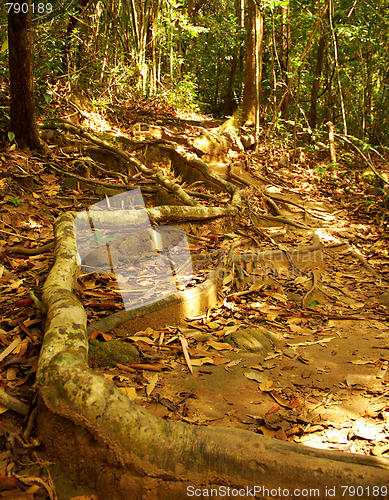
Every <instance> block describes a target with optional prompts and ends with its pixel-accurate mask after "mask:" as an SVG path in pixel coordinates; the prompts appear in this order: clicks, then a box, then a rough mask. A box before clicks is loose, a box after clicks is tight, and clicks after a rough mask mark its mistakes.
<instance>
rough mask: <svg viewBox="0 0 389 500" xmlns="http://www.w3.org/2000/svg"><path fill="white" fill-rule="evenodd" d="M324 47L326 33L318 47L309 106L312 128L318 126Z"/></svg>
mask: <svg viewBox="0 0 389 500" xmlns="http://www.w3.org/2000/svg"><path fill="white" fill-rule="evenodd" d="M324 48H325V38H324V35H322V36H321V37H320V40H319V45H318V47H317V57H316V66H315V72H314V79H313V83H312V89H311V106H310V108H309V118H308V121H309V126H310V127H311V129H312V130H314V129H315V128H316V120H317V96H318V95H319V87H320V77H321V72H322V69H323V59H324Z"/></svg>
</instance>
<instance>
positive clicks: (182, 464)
mask: <svg viewBox="0 0 389 500" xmlns="http://www.w3.org/2000/svg"><path fill="white" fill-rule="evenodd" d="M73 219H74V214H65V215H62V216H61V217H60V218H59V219H58V220H57V221H56V223H55V236H56V246H55V263H54V266H53V268H52V270H51V272H50V274H49V276H48V278H47V281H46V284H45V287H44V294H43V303H44V307H45V308H46V311H47V321H46V328H45V338H44V342H43V346H42V351H41V355H40V360H39V366H38V370H37V382H36V384H37V387H38V390H39V394H40V411H39V418H38V429H39V434H40V437H41V440H42V441H43V443H44V444H45V445H46V448H47V450H48V452H49V454H52V456H55V457H56V458H58V457H60V458H61V459H62V461H63V464H64V465H65V466H67V467H69V468H70V469H71V471H72V472H73V473H74V474H75V475H76V476H77V480H78V481H82V482H84V483H88V484H89V486H91V487H94V488H96V489H97V490H98V491H100V493H101V494H102V495H103V496H104V498H106V499H113V500H118V499H130V498H131V499H134V500H136V499H150V500H151V499H153V500H162V499H166V500H175V499H177V500H178V499H179V500H182V499H183V498H187V496H188V495H189V494H191V493H193V492H195V491H196V492H195V493H193V494H192V496H193V495H195V496H197V497H198V496H200V494H201V495H202V494H203V492H204V490H205V489H208V494H207V493H205V494H204V495H205V496H209V495H210V493H209V492H210V488H215V489H217V490H218V491H222V490H221V489H220V488H221V487H225V488H228V487H230V488H236V489H241V490H242V489H244V490H245V491H246V488H247V490H248V491H251V493H252V494H253V493H254V492H255V493H256V494H257V497H258V498H263V497H268V496H269V495H270V496H271V498H291V497H292V496H293V490H294V489H302V488H308V490H309V489H311V490H315V491H316V492H317V493H315V494H312V495H311V496H309V498H314V497H315V498H336V499H338V498H339V499H340V498H343V497H342V494H343V493H344V489H342V487H341V486H345V485H349V486H351V485H354V486H355V487H356V486H358V485H360V486H362V487H363V492H365V491H366V492H367V491H368V488H369V489H370V492H372V491H373V487H374V486H375V487H377V486H379V488H382V487H384V486H386V487H387V488H388V487H389V474H388V468H389V460H386V459H383V458H373V457H364V456H359V455H352V454H345V453H341V452H335V451H325V450H316V449H312V448H307V447H304V446H299V445H296V444H292V443H288V442H282V441H278V440H276V439H272V438H267V437H264V436H260V435H258V434H255V433H252V432H249V431H244V430H238V429H230V428H226V429H225V428H215V427H196V426H191V425H187V424H184V423H178V422H168V421H165V420H163V419H160V418H158V417H155V416H153V415H152V414H150V413H149V412H147V411H146V410H145V409H144V408H143V407H141V406H140V405H138V404H137V403H136V402H134V401H133V400H130V399H129V398H128V397H127V396H126V395H125V394H124V393H122V392H121V391H120V390H119V389H118V388H117V387H115V386H114V385H113V384H112V383H111V382H109V381H108V380H106V379H105V378H103V377H102V376H100V375H98V374H97V373H95V372H94V371H93V370H91V369H90V368H89V367H88V342H87V333H86V314H85V311H84V308H83V307H82V304H81V303H80V302H79V301H78V299H77V298H76V297H75V296H74V295H73V293H72V287H73V283H74V280H75V279H76V276H77V274H78V271H79V267H78V263H77V250H76V244H75V240H74V234H73ZM226 390H228V388H226ZM254 487H255V489H254ZM263 488H266V489H267V490H268V491H269V492H270V491H272V490H273V492H272V493H267V494H266V491H264V490H263ZM330 488H331V493H330V494H328V493H326V491H327V490H326V489H330ZM286 490H288V491H289V493H288V494H287V493H286V492H285V491H286ZM230 491H231V490H230ZM235 491H236V490H235ZM280 491H281V492H282V493H279V492H280ZM379 491H380V492H381V489H380V490H379ZM199 492H200V493H199ZM332 492H333V494H332ZM204 495H203V496H204ZM234 496H236V495H234ZM247 496H248V497H250V495H249V494H248V495H247ZM384 496H386V495H383V494H381V493H379V494H378V495H376V496H375V498H384ZM305 497H306V498H308V496H306V495H305ZM359 498H367V494H363V495H362V496H359Z"/></svg>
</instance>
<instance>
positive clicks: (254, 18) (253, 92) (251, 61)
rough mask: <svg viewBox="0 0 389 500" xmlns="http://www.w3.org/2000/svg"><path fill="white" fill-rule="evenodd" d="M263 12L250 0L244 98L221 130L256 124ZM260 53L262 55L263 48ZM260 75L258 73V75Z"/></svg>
mask: <svg viewBox="0 0 389 500" xmlns="http://www.w3.org/2000/svg"><path fill="white" fill-rule="evenodd" d="M260 16H262V13H260V10H259V9H258V8H257V5H256V3H255V1H254V0H248V15H247V20H246V22H247V38H246V68H245V74H244V89H243V99H242V102H241V104H240V106H239V107H238V109H237V110H236V111H235V113H234V115H233V116H232V117H231V118H230V119H229V120H227V121H226V122H225V123H224V124H223V125H222V127H221V130H227V129H228V128H230V127H232V128H239V127H241V126H242V125H254V124H255V116H256V107H257V105H259V103H257V100H258V91H259V89H257V78H256V75H257V72H256V64H255V63H256V44H258V46H259V47H261V45H262V32H263V31H261V29H260V19H261V17H260ZM258 54H261V55H262V52H261V49H260V50H259V51H258ZM257 77H258V75H257Z"/></svg>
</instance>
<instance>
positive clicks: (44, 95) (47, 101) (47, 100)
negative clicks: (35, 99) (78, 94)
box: [43, 92, 53, 104]
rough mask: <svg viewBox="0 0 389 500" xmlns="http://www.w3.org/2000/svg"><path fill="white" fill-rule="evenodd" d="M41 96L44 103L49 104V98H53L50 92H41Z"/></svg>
mask: <svg viewBox="0 0 389 500" xmlns="http://www.w3.org/2000/svg"><path fill="white" fill-rule="evenodd" d="M43 97H44V99H45V101H46V104H50V102H51V99H52V98H53V96H52V95H51V94H48V93H47V92H43Z"/></svg>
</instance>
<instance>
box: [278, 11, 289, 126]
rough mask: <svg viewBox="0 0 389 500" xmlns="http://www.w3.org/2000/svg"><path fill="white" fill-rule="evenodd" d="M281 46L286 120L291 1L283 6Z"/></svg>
mask: <svg viewBox="0 0 389 500" xmlns="http://www.w3.org/2000/svg"><path fill="white" fill-rule="evenodd" d="M281 19H282V24H281V47H280V64H281V72H282V75H281V76H282V81H283V82H284V84H285V88H286V89H287V92H286V94H285V97H284V100H283V101H282V104H281V118H282V119H284V120H286V119H287V118H288V110H289V102H290V92H289V89H288V87H289V73H290V58H289V50H290V46H291V34H290V24H289V3H288V7H283V6H281Z"/></svg>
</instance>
